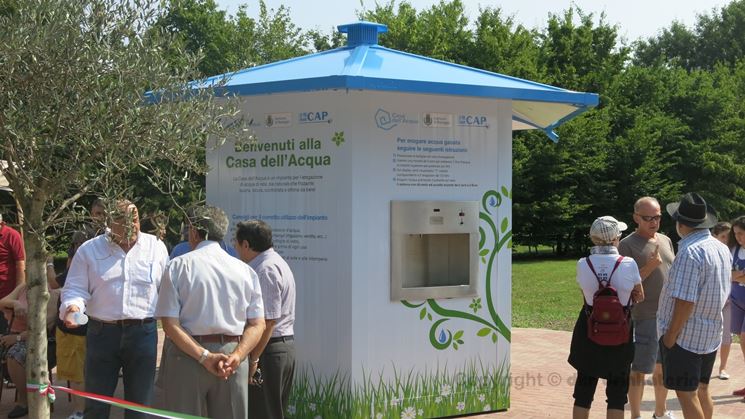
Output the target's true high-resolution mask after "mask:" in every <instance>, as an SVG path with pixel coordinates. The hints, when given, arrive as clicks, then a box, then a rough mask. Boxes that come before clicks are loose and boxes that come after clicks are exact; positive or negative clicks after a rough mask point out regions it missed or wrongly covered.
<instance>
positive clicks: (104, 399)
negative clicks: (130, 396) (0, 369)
mask: <svg viewBox="0 0 745 419" xmlns="http://www.w3.org/2000/svg"><path fill="white" fill-rule="evenodd" d="M55 390H57V391H61V392H63V393H69V394H72V395H74V396H79V397H83V398H86V399H91V400H96V401H99V402H101V403H106V404H109V405H112V406H116V407H120V408H122V409H128V410H132V411H135V412H140V413H147V414H149V415H153V416H157V417H161V418H166V419H206V418H203V417H202V416H194V415H187V414H185V413H177V412H169V411H167V410H161V409H154V408H152V407H148V406H145V405H141V404H137V403H132V402H128V401H126V400H122V399H117V398H115V397H109V396H102V395H100V394H95V393H88V392H85V391H80V390H73V389H71V388H67V387H63V386H52V385H48V384H32V383H28V384H26V391H27V392H29V393H39V395H41V396H47V397H48V398H49V402H50V403H54V400H55V399H56V396H55Z"/></svg>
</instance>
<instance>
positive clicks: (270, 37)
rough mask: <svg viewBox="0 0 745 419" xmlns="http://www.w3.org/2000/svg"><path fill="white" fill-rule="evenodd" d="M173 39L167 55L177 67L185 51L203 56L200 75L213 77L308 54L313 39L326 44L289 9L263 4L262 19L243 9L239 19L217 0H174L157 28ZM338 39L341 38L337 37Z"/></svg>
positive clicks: (156, 24) (161, 17)
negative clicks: (295, 19) (299, 23)
mask: <svg viewBox="0 0 745 419" xmlns="http://www.w3.org/2000/svg"><path fill="white" fill-rule="evenodd" d="M153 30H165V31H166V32H168V33H169V34H171V35H174V41H175V42H174V44H173V48H171V49H168V50H167V56H168V58H169V60H170V61H172V62H173V63H174V64H178V63H179V62H180V61H181V59H182V57H183V56H182V54H180V53H179V51H180V50H181V49H185V50H186V51H188V52H190V53H192V54H198V55H200V57H201V60H200V62H199V72H200V75H202V76H213V75H217V74H221V73H225V72H229V71H236V70H240V69H242V68H246V67H253V66H256V65H261V64H266V63H269V62H274V61H278V60H285V59H288V58H292V57H297V56H299V55H303V54H306V53H308V52H309V51H308V50H307V49H306V44H307V43H308V40H309V39H313V40H314V41H316V42H319V43H320V44H321V45H323V44H322V42H321V41H322V40H324V39H325V38H323V37H321V36H320V35H319V34H318V33H317V32H314V35H315V36H310V35H308V34H305V33H303V32H302V30H301V29H300V28H298V27H297V26H295V24H294V23H292V19H291V18H290V10H289V9H288V8H287V7H285V6H280V7H279V8H278V9H276V10H275V9H269V8H267V6H266V3H265V2H264V1H260V2H259V18H258V20H256V19H253V18H252V17H250V16H249V14H248V6H247V5H245V4H244V5H241V6H240V7H239V9H238V12H237V13H236V15H235V16H230V15H228V14H227V13H226V12H225V11H224V10H220V9H218V6H217V3H216V2H215V1H214V0H172V1H171V2H170V3H169V4H168V8H167V9H166V11H165V12H164V13H163V14H162V16H160V18H159V19H158V21H157V22H156V23H155V24H154V25H153ZM334 39H338V38H334Z"/></svg>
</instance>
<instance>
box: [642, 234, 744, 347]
mask: <svg viewBox="0 0 745 419" xmlns="http://www.w3.org/2000/svg"><path fill="white" fill-rule="evenodd" d="M731 267H732V254H731V253H730V252H729V249H728V248H727V246H725V245H724V244H722V243H721V242H720V241H719V240H717V239H715V238H714V237H713V236H712V235H711V233H709V230H706V229H702V230H696V231H694V232H692V233H691V234H689V235H688V236H686V237H685V238H684V239H683V240H681V241H680V243H679V248H678V255H677V256H676V257H675V261H674V262H673V266H672V267H671V268H670V277H669V280H668V281H667V282H666V283H665V284H664V285H663V287H662V293H661V295H660V308H659V311H658V312H657V331H658V333H659V336H662V335H663V334H664V333H665V332H666V331H667V330H668V328H669V327H670V322H671V321H672V318H673V308H674V306H675V299H676V298H677V299H679V300H684V301H689V302H692V303H694V306H693V313H691V317H689V318H688V321H687V322H686V323H685V325H684V326H683V330H682V331H681V333H680V335H679V336H678V340H677V341H676V343H677V344H678V345H679V346H680V347H681V348H683V349H685V350H687V351H690V352H694V353H697V354H708V353H711V352H714V351H716V350H717V349H718V348H719V345H720V344H721V343H722V308H723V307H724V303H725V301H727V296H728V295H729V292H730V269H731Z"/></svg>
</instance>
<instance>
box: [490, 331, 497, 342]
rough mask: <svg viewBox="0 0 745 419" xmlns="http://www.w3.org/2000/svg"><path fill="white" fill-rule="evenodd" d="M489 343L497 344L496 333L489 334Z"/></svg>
mask: <svg viewBox="0 0 745 419" xmlns="http://www.w3.org/2000/svg"><path fill="white" fill-rule="evenodd" d="M491 341H492V342H494V343H497V334H496V333H492V334H491Z"/></svg>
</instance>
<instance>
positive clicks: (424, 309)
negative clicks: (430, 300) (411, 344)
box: [419, 308, 427, 320]
mask: <svg viewBox="0 0 745 419" xmlns="http://www.w3.org/2000/svg"><path fill="white" fill-rule="evenodd" d="M426 315H427V309H426V308H423V309H422V311H420V312H419V320H422V319H424V316H426Z"/></svg>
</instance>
